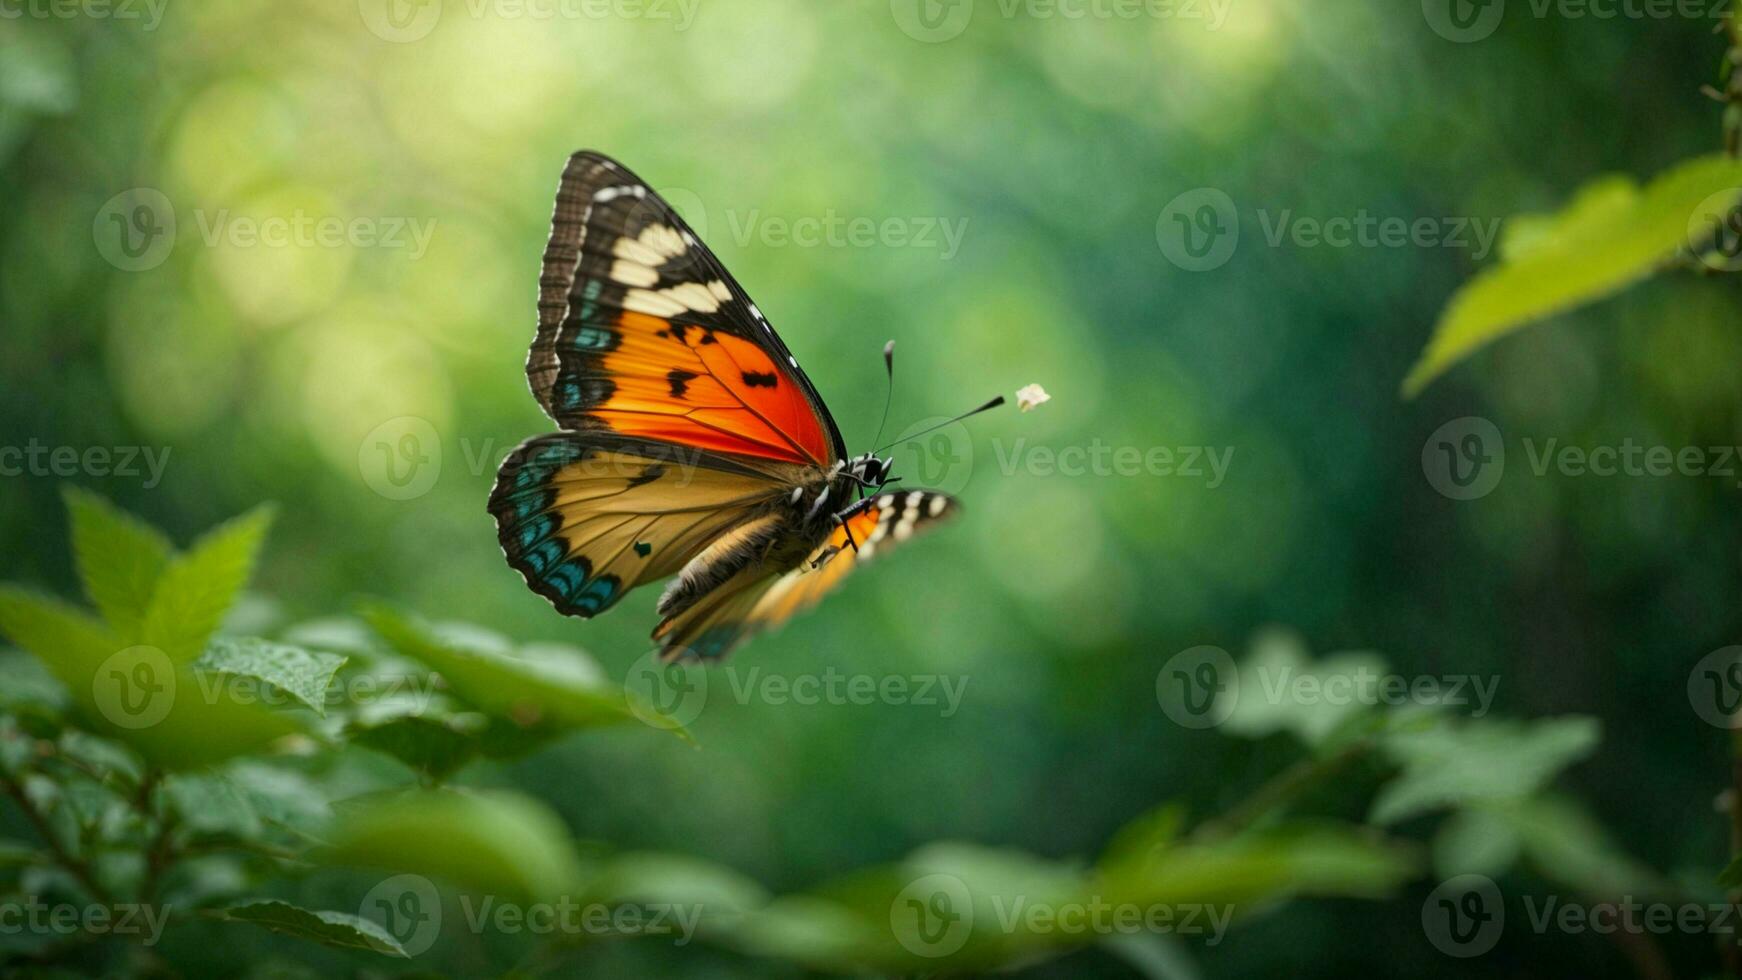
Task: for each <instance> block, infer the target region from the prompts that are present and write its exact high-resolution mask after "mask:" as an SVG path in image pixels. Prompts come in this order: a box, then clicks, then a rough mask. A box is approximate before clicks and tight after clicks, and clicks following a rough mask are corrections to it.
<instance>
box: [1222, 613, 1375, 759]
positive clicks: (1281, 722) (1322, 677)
mask: <svg viewBox="0 0 1742 980" xmlns="http://www.w3.org/2000/svg"><path fill="white" fill-rule="evenodd" d="M1389 673H1390V671H1389V670H1388V669H1387V667H1386V665H1385V660H1384V658H1382V657H1380V656H1379V655H1378V654H1374V653H1358V652H1352V653H1336V654H1331V655H1330V656H1327V657H1324V658H1322V659H1320V660H1318V661H1313V660H1311V659H1309V657H1308V656H1307V652H1306V645H1305V644H1304V643H1303V642H1302V641H1301V640H1300V638H1299V637H1298V636H1296V635H1295V634H1294V633H1292V632H1288V631H1284V630H1269V631H1265V632H1263V633H1260V634H1259V635H1258V636H1256V637H1255V638H1254V639H1253V643H1252V651H1251V653H1250V654H1248V655H1247V657H1246V659H1245V660H1244V661H1242V662H1241V663H1240V665H1239V687H1238V691H1237V692H1229V693H1233V694H1234V697H1235V700H1234V708H1233V710H1232V711H1230V712H1229V713H1228V717H1227V720H1226V721H1224V722H1223V723H1222V727H1223V728H1224V730H1226V731H1227V732H1228V733H1229V734H1232V735H1239V736H1243V737H1246V738H1264V737H1266V736H1268V735H1272V734H1275V733H1277V732H1289V733H1291V734H1293V735H1294V736H1295V737H1296V738H1299V739H1300V740H1301V742H1302V743H1304V744H1305V745H1307V746H1309V747H1312V748H1315V749H1323V748H1327V747H1330V746H1331V745H1332V743H1333V742H1334V741H1335V738H1334V736H1336V735H1338V734H1341V733H1343V732H1347V731H1349V730H1351V728H1352V726H1354V725H1355V723H1356V722H1357V721H1358V720H1359V719H1360V718H1361V716H1363V715H1365V714H1367V713H1368V712H1369V711H1370V710H1371V708H1372V704H1371V697H1368V695H1364V694H1363V693H1362V692H1371V691H1372V690H1374V689H1375V685H1376V684H1377V682H1378V681H1379V679H1380V678H1383V677H1385V676H1387V675H1388V674H1389ZM1223 696H1224V697H1226V696H1228V694H1227V693H1225V694H1224V695H1223ZM1364 697H1367V698H1368V699H1367V700H1363V698H1364Z"/></svg>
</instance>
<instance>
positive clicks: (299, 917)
mask: <svg viewBox="0 0 1742 980" xmlns="http://www.w3.org/2000/svg"><path fill="white" fill-rule="evenodd" d="M215 916H216V917H217V918H220V919H223V920H225V921H229V922H248V923H252V924H254V925H257V926H261V927H264V928H267V929H271V930H272V931H273V932H278V933H283V934H284V935H287V936H294V937H296V938H298V939H307V940H309V941H311V942H317V943H320V944H321V945H323V946H336V947H339V948H341V949H362V950H368V951H369V952H372V953H381V954H383V955H386V956H397V957H400V958H401V959H408V958H409V957H408V956H407V954H406V952H405V948H404V947H403V946H401V945H399V940H397V939H394V938H393V937H392V936H391V935H389V934H388V932H387V930H385V929H383V928H381V927H380V926H379V925H377V924H375V923H374V922H371V921H369V920H368V919H365V918H362V917H361V916H356V915H352V914H350V913H348V912H330V911H318V912H317V911H313V910H310V909H305V908H302V907H300V906H296V905H292V904H290V903H289V902H281V901H278V900H276V899H269V900H266V901H259V902H247V903H244V904H241V905H232V906H230V907H229V908H226V909H220V910H218V911H217V912H216V913H215Z"/></svg>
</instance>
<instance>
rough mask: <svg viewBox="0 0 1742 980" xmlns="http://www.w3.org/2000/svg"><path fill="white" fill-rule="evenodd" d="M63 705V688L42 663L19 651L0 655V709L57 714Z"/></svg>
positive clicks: (64, 696) (65, 702) (65, 695)
mask: <svg viewBox="0 0 1742 980" xmlns="http://www.w3.org/2000/svg"><path fill="white" fill-rule="evenodd" d="M67 701H68V697H67V689H66V687H65V686H63V685H62V684H61V682H60V681H58V680H56V679H55V677H54V675H53V674H50V673H49V672H48V669H47V668H46V667H44V666H43V665H42V661H40V660H38V659H36V658H35V657H32V656H31V655H29V654H28V653H24V652H23V651H19V650H3V651H0V709H4V710H7V711H21V710H29V711H37V712H46V713H50V714H58V713H59V712H61V711H64V710H66V707H67Z"/></svg>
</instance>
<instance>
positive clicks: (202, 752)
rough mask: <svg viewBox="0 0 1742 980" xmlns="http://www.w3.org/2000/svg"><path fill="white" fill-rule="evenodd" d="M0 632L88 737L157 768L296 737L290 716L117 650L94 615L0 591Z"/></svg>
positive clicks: (149, 654)
mask: <svg viewBox="0 0 1742 980" xmlns="http://www.w3.org/2000/svg"><path fill="white" fill-rule="evenodd" d="M0 633H4V634H6V635H7V636H9V637H11V638H12V640H13V642H15V643H17V644H18V645H19V646H21V647H23V648H24V649H25V650H27V651H29V652H30V653H32V654H33V655H35V656H36V658H37V659H38V660H40V661H41V662H42V664H43V666H45V667H47V668H48V671H49V672H50V673H51V674H53V675H54V676H55V678H56V679H58V680H59V681H60V682H61V683H62V684H63V685H65V686H66V689H67V692H68V693H69V694H70V695H71V697H72V699H73V703H74V704H75V705H76V706H77V707H78V709H79V713H80V715H81V716H82V717H83V718H84V719H85V721H86V722H87V723H88V724H89V725H90V726H91V728H92V730H93V731H96V732H98V733H99V734H103V735H107V736H109V737H112V738H114V739H116V740H117V741H120V742H122V743H123V744H126V745H128V746H130V747H132V748H133V749H135V750H137V751H139V752H140V753H142V754H143V755H145V756H146V757H147V758H149V759H151V760H152V761H154V762H156V763H158V764H159V765H162V766H165V767H167V768H171V769H177V768H185V767H192V766H200V765H206V764H209V763H212V762H217V761H221V760H223V759H227V758H230V757H231V756H234V755H238V754H241V753H244V752H250V751H255V750H257V749H259V748H261V747H263V746H264V745H266V744H267V743H269V742H271V741H273V740H274V739H277V738H280V737H282V736H284V735H286V734H289V733H291V732H293V731H296V730H298V726H297V725H296V724H295V723H294V722H293V721H292V720H290V718H291V716H288V715H284V714H280V713H278V712H274V711H272V710H270V709H268V708H266V707H264V706H261V705H256V704H244V703H241V702H238V701H236V700H235V699H234V698H232V697H230V696H229V694H228V692H226V691H224V690H222V689H221V688H220V689H212V690H208V689H206V688H205V687H204V686H202V685H201V684H200V683H199V681H198V679H197V678H196V677H195V675H194V674H193V672H192V671H191V670H189V669H188V668H187V666H186V665H182V666H179V667H178V666H177V665H174V664H171V663H170V662H169V661H168V659H167V657H166V656H165V655H164V654H163V653H162V652H161V651H156V650H154V649H152V648H148V647H142V646H131V645H128V644H126V643H123V642H122V641H121V640H120V639H119V638H117V637H116V636H115V634H114V633H113V632H112V631H110V629H109V628H108V626H107V625H106V624H104V623H103V622H102V621H100V620H99V619H97V617H96V616H94V615H92V614H90V613H88V612H85V611H84V610H82V609H78V608H75V607H73V606H70V605H68V604H67V603H64V602H62V601H60V600H59V599H55V598H52V597H50V596H44V595H40V594H37V593H33V592H30V591H28V590H24V589H19V588H17V587H14V586H0ZM142 671H143V672H144V676H141V672H142Z"/></svg>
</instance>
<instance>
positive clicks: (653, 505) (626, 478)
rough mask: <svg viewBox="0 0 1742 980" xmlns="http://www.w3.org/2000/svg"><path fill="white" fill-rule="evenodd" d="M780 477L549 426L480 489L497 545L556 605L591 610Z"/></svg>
mask: <svg viewBox="0 0 1742 980" xmlns="http://www.w3.org/2000/svg"><path fill="white" fill-rule="evenodd" d="M782 492H783V488H782V486H781V485H780V484H779V483H777V482H775V481H774V480H772V479H771V478H770V477H769V475H768V474H767V473H765V472H763V471H762V470H759V469H756V468H753V467H749V466H745V465H742V464H740V463H739V462H737V461H735V460H731V459H726V458H723V457H719V456H716V455H714V454H712V453H708V452H705V451H702V450H696V449H688V448H685V447H679V446H670V445H662V444H658V443H648V442H642V441H637V440H630V439H624V438H623V437H620V436H614V435H610V434H607V433H577V432H558V433H554V434H551V435H546V436H539V437H537V438H534V439H531V440H528V441H527V442H525V443H523V444H522V445H521V446H520V447H519V448H518V449H516V450H515V451H514V452H513V453H512V454H511V455H510V456H509V458H508V460H507V461H506V462H504V463H503V464H502V468H501V470H500V471H499V472H498V473H497V477H496V486H495V489H494V490H492V491H491V494H490V512H491V514H493V515H494V516H495V518H496V529H497V537H498V539H499V540H500V542H501V544H502V551H503V553H504V554H505V555H506V556H507V558H508V563H509V564H510V565H512V566H513V567H514V568H515V569H516V570H517V571H519V572H520V574H521V575H522V576H523V577H524V578H525V579H526V584H527V585H528V586H530V587H531V588H532V590H533V591H534V592H537V593H538V594H539V595H542V596H544V597H545V598H546V599H548V600H550V602H551V604H552V605H554V606H555V607H556V608H557V611H558V612H561V613H563V614H565V615H570V616H582V617H590V616H595V615H597V614H599V613H601V612H604V611H605V610H606V609H609V608H610V607H611V606H612V605H614V604H615V603H616V602H617V600H619V599H621V598H622V597H623V595H624V593H626V592H628V591H629V590H630V589H632V588H634V587H636V586H638V585H642V584H644V583H647V582H651V581H654V580H656V579H660V578H664V577H666V576H668V575H671V574H673V573H674V572H676V571H677V570H679V569H680V568H682V567H683V566H684V565H685V563H687V562H688V561H689V560H690V559H691V558H693V557H694V556H695V555H696V554H698V553H699V552H701V551H702V550H703V549H704V548H706V547H707V546H708V544H709V543H710V542H712V541H714V540H716V539H717V538H718V537H720V536H721V535H723V534H726V533H728V532H729V531H731V530H732V529H733V528H734V527H735V526H737V525H739V524H742V523H744V522H746V521H748V520H750V519H751V518H752V516H753V515H754V514H755V513H756V512H757V511H758V510H759V509H761V508H764V507H765V505H766V504H767V503H768V502H769V501H770V500H771V499H772V498H774V497H777V496H778V495H779V494H781V493H782Z"/></svg>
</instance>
